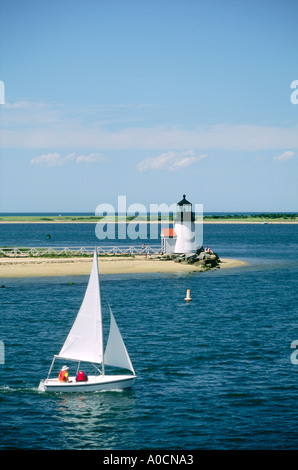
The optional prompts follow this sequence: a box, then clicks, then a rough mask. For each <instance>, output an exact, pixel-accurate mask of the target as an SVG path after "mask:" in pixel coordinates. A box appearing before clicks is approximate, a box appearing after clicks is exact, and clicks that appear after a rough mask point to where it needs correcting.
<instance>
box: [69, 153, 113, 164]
mask: <svg viewBox="0 0 298 470" xmlns="http://www.w3.org/2000/svg"><path fill="white" fill-rule="evenodd" d="M105 161H107V158H106V157H105V156H104V155H102V154H101V153H90V155H79V156H78V157H76V162H77V163H97V162H105Z"/></svg>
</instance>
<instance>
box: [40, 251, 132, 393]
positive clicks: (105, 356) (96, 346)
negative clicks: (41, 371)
mask: <svg viewBox="0 0 298 470" xmlns="http://www.w3.org/2000/svg"><path fill="white" fill-rule="evenodd" d="M109 310H110V331H109V336H108V340H107V344H106V348H105V351H104V340H103V326H102V305H101V294H100V286H99V275H98V261H97V252H96V250H95V251H94V256H93V262H92V269H91V274H90V278H89V282H88V285H87V289H86V292H85V296H84V299H83V302H82V304H81V307H80V309H79V312H78V314H77V317H76V319H75V321H74V323H73V326H72V328H71V330H70V332H69V334H68V336H67V338H66V340H65V342H64V344H63V346H62V348H61V350H60V352H59V354H57V355H54V357H53V360H52V363H51V366H50V370H49V372H48V376H47V378H46V379H44V380H41V381H40V384H39V387H38V388H39V390H40V391H52V392H62V391H63V392H85V391H98V390H110V389H123V388H128V387H131V386H132V385H133V383H134V381H135V379H136V374H135V371H134V368H133V365H132V362H131V360H130V357H129V355H128V352H127V349H126V347H125V344H124V341H123V339H122V336H121V333H120V331H119V328H118V326H117V323H116V320H115V317H114V315H113V313H112V310H111V308H110V307H109ZM56 359H63V360H64V362H67V361H75V362H77V363H78V368H77V371H79V367H80V363H81V362H84V363H88V364H89V365H90V364H92V365H93V366H94V369H95V373H94V375H89V374H88V377H87V380H85V381H80V382H77V381H76V376H70V377H69V378H68V381H67V382H60V381H59V378H58V377H54V378H51V377H50V375H51V372H52V369H53V365H54V362H55V360H56ZM105 366H113V367H117V368H120V369H125V372H126V371H129V373H126V374H122V375H121V374H115V375H110V374H107V373H106V372H105Z"/></svg>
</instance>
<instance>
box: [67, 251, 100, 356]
mask: <svg viewBox="0 0 298 470" xmlns="http://www.w3.org/2000/svg"><path fill="white" fill-rule="evenodd" d="M59 357H63V358H65V359H73V360H78V361H86V362H95V363H101V362H102V361H103V337H102V314H101V299H100V289H99V280H98V265H97V254H96V252H94V257H93V264H92V270H91V274H90V278H89V282H88V286H87V289H86V293H85V296H84V299H83V302H82V305H81V308H80V310H79V312H78V315H77V317H76V319H75V322H74V324H73V326H72V328H71V330H70V332H69V335H68V336H67V338H66V341H65V343H64V345H63V346H62V348H61V351H60V353H59Z"/></svg>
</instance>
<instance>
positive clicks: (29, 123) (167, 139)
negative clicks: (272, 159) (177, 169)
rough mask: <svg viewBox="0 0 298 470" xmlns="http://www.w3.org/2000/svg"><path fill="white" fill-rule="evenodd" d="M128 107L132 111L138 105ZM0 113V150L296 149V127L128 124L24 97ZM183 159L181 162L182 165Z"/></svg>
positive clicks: (100, 113)
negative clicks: (187, 126)
mask: <svg viewBox="0 0 298 470" xmlns="http://www.w3.org/2000/svg"><path fill="white" fill-rule="evenodd" d="M121 106H122V107H123V106H124V105H123V104H121V105H119V107H121ZM126 106H130V105H126ZM133 106H134V108H135V109H136V110H137V105H133ZM140 106H141V105H140ZM124 109H125V108H124ZM0 112H1V118H2V119H1V148H22V149H44V148H58V149H60V151H61V149H69V148H81V149H82V148H84V149H87V150H86V151H87V152H88V151H90V152H91V151H92V152H98V151H104V150H128V149H132V150H141V149H142V150H157V151H159V152H160V151H162V150H164V151H167V149H169V148H172V149H175V151H177V152H179V151H181V152H182V151H183V150H184V149H185V148H192V149H204V151H207V150H209V149H214V150H241V151H262V150H274V151H277V152H278V149H280V151H283V149H284V148H292V149H294V150H295V149H297V148H298V126H292V127H289V128H285V127H273V126H261V125H254V124H238V125H235V124H214V125H210V126H205V127H203V126H197V127H192V128H189V129H183V128H182V127H179V126H170V125H168V126H163V127H150V126H149V127H141V126H134V127H133V126H132V125H129V124H128V121H127V115H125V116H123V114H120V115H119V116H117V119H116V120H114V121H113V122H112V121H108V120H107V119H106V118H105V114H104V115H103V110H102V108H101V106H100V105H98V106H94V107H93V108H92V109H91V110H90V109H88V107H86V108H84V109H83V108H80V109H69V108H66V107H65V106H62V105H59V104H52V103H42V102H40V103H39V102H38V103H31V102H28V101H19V102H16V103H11V104H7V105H3V106H2V107H1V109H0ZM98 116H101V121H98ZM137 116H139V115H138V114H136V116H135V117H137ZM116 126H117V127H116ZM66 151H67V150H66ZM188 162H189V161H188V160H185V162H184V164H185V165H186V164H187V163H188ZM181 165H183V163H181Z"/></svg>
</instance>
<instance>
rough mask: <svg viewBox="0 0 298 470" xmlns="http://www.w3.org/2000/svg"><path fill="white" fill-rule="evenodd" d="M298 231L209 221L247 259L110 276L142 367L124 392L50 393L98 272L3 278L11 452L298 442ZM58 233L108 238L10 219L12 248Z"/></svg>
mask: <svg viewBox="0 0 298 470" xmlns="http://www.w3.org/2000/svg"><path fill="white" fill-rule="evenodd" d="M49 230H50V232H49ZM297 232H298V226H297V225H283V224H282V225H271V224H268V225H249V224H247V225H246V224H244V225H242V224H239V225H238V224H233V225H230V224H206V225H205V226H204V243H206V244H208V245H210V246H211V247H212V249H213V250H214V251H216V252H217V253H218V254H219V256H221V257H230V258H237V259H243V260H246V261H247V262H248V265H247V266H245V267H240V268H234V269H226V270H221V269H218V270H213V271H208V272H205V273H193V274H139V275H136V274H131V275H128V274H127V275H105V276H102V277H101V290H102V295H103V298H104V304H105V299H107V300H108V302H109V303H110V305H111V307H112V309H113V312H114V314H115V317H116V319H117V322H118V325H119V328H120V330H121V332H122V334H123V337H124V340H125V343H126V346H127V349H128V351H129V353H130V356H131V359H132V362H133V365H134V367H135V370H136V373H137V375H138V379H137V380H136V382H135V385H134V386H133V388H131V389H130V390H124V391H109V392H96V393H94V392H93V393H92V392H90V393H86V394H75V395H68V394H63V393H61V394H54V393H53V394H51V393H42V392H39V391H38V384H39V381H40V379H42V378H45V376H46V375H47V372H48V369H49V367H50V363H51V360H52V357H53V355H54V354H57V353H58V352H59V350H60V348H61V346H62V344H63V342H64V339H65V337H66V335H67V334H68V331H69V329H70V327H71V325H72V323H73V321H74V318H75V316H76V314H77V311H78V308H79V306H80V304H81V301H82V298H83V295H84V292H85V288H86V284H87V281H88V276H76V277H69V276H66V277H48V278H47V277H43V278H22V279H4V278H0V285H2V286H5V287H3V288H1V289H0V299H1V313H0V314H1V322H0V340H1V341H2V344H4V348H5V361H4V364H0V410H1V422H0V449H42V450H53V449H62V450H63V449H76V450H79V449H83V450H84V449H90V450H139V449H144V450H146V449H148V450H149V449H160V450H168V449H177V450H196V449H198V450H200V449H202V450H207V449H210V450H214V449H224V450H232V449H233V450H238V449H241V450H255V449H282V450H285V449H297V448H298V433H297V420H298V408H297V393H298V364H296V363H293V361H292V358H293V356H292V354H293V353H294V351H295V350H294V349H292V348H291V343H292V342H293V341H294V340H298V312H297V274H298V263H297ZM48 233H51V234H52V236H51V240H47V239H46V234H48ZM137 242H138V241H135V242H134V244H136V243H137ZM142 242H143V240H140V241H139V243H142ZM50 243H53V244H56V246H70V245H73V246H78V245H82V246H83V245H86V246H87V245H88V246H94V245H95V244H96V243H98V244H100V242H99V241H98V240H97V239H96V237H95V235H94V225H92V224H75V225H70V224H63V225H55V224H53V225H52V226H49V225H48V224H47V225H43V224H28V225H27V224H26V225H23V224H19V225H18V224H13V225H8V224H0V246H4V245H6V246H12V245H13V246H46V245H47V244H50ZM156 243H159V241H156ZM103 244H108V243H107V242H104V243H103ZM109 244H111V243H110V242H109ZM0 269H1V268H0ZM0 276H1V271H0ZM70 283H72V284H70ZM186 289H191V293H192V298H193V300H192V302H191V303H185V302H184V297H185V293H186ZM104 316H105V317H107V309H106V308H105V307H104ZM294 362H295V361H294Z"/></svg>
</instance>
